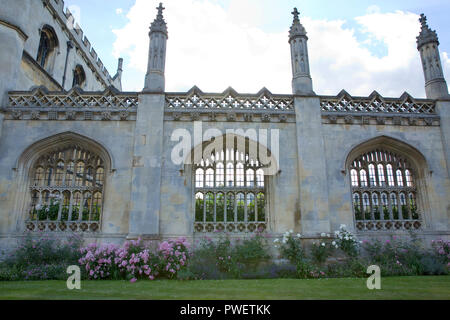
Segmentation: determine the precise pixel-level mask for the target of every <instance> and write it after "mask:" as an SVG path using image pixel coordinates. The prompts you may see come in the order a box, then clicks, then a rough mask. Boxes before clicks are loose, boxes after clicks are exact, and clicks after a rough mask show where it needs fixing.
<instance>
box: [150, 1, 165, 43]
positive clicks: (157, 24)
mask: <svg viewBox="0 0 450 320" xmlns="http://www.w3.org/2000/svg"><path fill="white" fill-rule="evenodd" d="M156 9H157V10H158V14H157V16H156V19H155V20H154V21H153V22H152V24H151V26H150V34H152V33H154V32H161V33H164V34H165V35H166V36H168V34H167V24H166V21H164V17H163V10H165V9H166V8H164V7H163V5H162V3H159V7H157V8H156Z"/></svg>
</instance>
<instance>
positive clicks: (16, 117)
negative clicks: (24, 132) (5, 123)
mask: <svg viewBox="0 0 450 320" xmlns="http://www.w3.org/2000/svg"><path fill="white" fill-rule="evenodd" d="M22 116H23V113H22V111H20V110H14V111H13V112H12V117H13V119H14V120H21V119H22Z"/></svg>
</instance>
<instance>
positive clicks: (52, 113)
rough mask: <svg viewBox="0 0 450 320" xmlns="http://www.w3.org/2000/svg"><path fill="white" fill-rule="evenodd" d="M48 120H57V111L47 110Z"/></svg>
mask: <svg viewBox="0 0 450 320" xmlns="http://www.w3.org/2000/svg"><path fill="white" fill-rule="evenodd" d="M48 120H58V112H56V111H49V112H48Z"/></svg>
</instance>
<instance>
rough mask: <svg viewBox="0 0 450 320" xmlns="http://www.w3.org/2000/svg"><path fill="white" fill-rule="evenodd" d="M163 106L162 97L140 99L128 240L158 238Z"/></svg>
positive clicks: (145, 96) (141, 97) (151, 95)
mask: <svg viewBox="0 0 450 320" xmlns="http://www.w3.org/2000/svg"><path fill="white" fill-rule="evenodd" d="M164 103H165V96H164V94H141V95H140V96H139V107H138V112H137V119H136V129H135V139H134V140H135V142H134V156H133V176H132V186H131V205H132V207H131V210H130V219H129V238H136V237H138V236H144V237H146V236H150V237H154V236H157V235H159V217H160V208H161V203H160V201H161V168H162V153H163V123H164V121H163V118H164Z"/></svg>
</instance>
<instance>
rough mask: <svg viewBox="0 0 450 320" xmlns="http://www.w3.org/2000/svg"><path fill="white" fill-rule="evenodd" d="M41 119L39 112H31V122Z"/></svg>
mask: <svg viewBox="0 0 450 320" xmlns="http://www.w3.org/2000/svg"><path fill="white" fill-rule="evenodd" d="M40 118H41V114H40V112H39V111H31V120H39V119H40Z"/></svg>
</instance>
